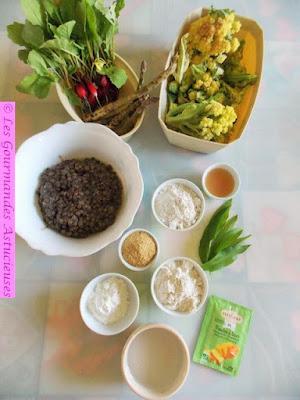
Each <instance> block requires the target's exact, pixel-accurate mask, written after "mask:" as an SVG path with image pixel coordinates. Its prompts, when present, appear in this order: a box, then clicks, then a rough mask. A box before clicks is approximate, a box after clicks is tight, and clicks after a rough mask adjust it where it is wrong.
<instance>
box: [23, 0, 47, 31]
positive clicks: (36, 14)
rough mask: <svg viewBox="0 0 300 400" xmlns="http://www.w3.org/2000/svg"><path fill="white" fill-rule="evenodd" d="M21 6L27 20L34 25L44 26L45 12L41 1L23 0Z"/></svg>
mask: <svg viewBox="0 0 300 400" xmlns="http://www.w3.org/2000/svg"><path fill="white" fill-rule="evenodd" d="M21 6H22V8H23V11H24V14H25V16H26V18H27V19H28V21H30V22H31V23H32V25H39V26H43V25H44V19H43V12H42V7H41V3H40V1H39V0H21Z"/></svg>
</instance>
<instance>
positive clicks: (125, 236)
mask: <svg viewBox="0 0 300 400" xmlns="http://www.w3.org/2000/svg"><path fill="white" fill-rule="evenodd" d="M134 232H146V233H148V235H150V236H151V237H152V238H153V240H154V241H155V244H156V255H155V256H154V258H153V260H152V261H151V262H150V263H149V264H147V265H146V266H145V267H135V266H134V265H131V264H129V263H128V262H127V261H126V260H125V258H124V257H123V254H122V247H123V243H124V241H125V239H126V238H127V237H128V236H129V235H131V234H132V233H134ZM118 254H119V258H120V260H121V262H122V264H123V265H124V266H125V267H127V268H128V269H130V270H131V271H145V270H146V269H149V268H151V267H152V266H153V265H154V264H155V262H156V260H157V257H158V255H159V243H158V240H157V238H156V237H155V236H154V235H153V233H152V232H150V231H147V230H146V229H141V228H136V229H131V230H129V231H128V232H126V233H125V234H124V235H123V237H122V238H121V240H120V242H119V246H118Z"/></svg>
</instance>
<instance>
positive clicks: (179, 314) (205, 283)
mask: <svg viewBox="0 0 300 400" xmlns="http://www.w3.org/2000/svg"><path fill="white" fill-rule="evenodd" d="M176 260H186V261H190V262H191V263H192V264H193V265H194V266H195V268H196V269H197V271H198V273H199V275H200V276H201V279H202V282H203V286H204V293H203V296H202V299H201V302H200V304H199V306H198V307H197V308H196V309H195V310H194V311H192V312H190V313H183V312H179V311H175V310H170V309H169V308H167V307H166V306H164V305H163V304H162V303H161V302H160V301H159V300H158V298H157V295H156V292H155V286H154V285H155V281H156V278H157V274H158V272H159V271H160V270H161V269H162V267H163V266H164V265H165V264H166V263H168V262H171V261H176ZM208 286H209V285H208V279H207V275H206V273H205V271H204V269H203V268H202V267H201V265H200V264H199V263H197V262H196V261H195V260H193V259H192V258H190V257H185V256H176V257H170V258H168V259H166V260H165V261H163V262H162V263H161V264H160V265H159V266H158V267H157V268H156V270H155V271H154V272H153V275H152V277H151V283H150V289H151V295H152V298H153V300H154V302H155V304H156V305H157V306H158V307H159V308H160V309H161V310H162V311H164V312H165V313H167V314H169V315H173V316H175V317H182V318H184V317H189V316H191V315H194V314H196V313H197V312H198V311H199V310H200V309H201V308H202V307H203V305H204V304H205V302H206V299H207V296H208V289H209V287H208Z"/></svg>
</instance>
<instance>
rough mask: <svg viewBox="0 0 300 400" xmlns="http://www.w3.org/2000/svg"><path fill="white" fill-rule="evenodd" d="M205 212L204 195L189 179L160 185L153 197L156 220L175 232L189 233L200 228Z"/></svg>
mask: <svg viewBox="0 0 300 400" xmlns="http://www.w3.org/2000/svg"><path fill="white" fill-rule="evenodd" d="M204 210H205V199H204V196H203V193H202V192H201V190H200V189H199V188H198V186H196V185H195V184H194V183H193V182H191V181H189V180H187V179H182V178H175V179H169V180H167V181H165V182H163V183H162V184H161V185H159V186H158V188H157V189H156V190H155V192H154V194H153V196H152V212H153V215H154V217H155V219H156V220H157V221H158V222H159V223H160V224H161V225H162V226H164V227H165V228H168V229H171V230H174V231H189V230H191V229H193V228H195V227H196V226H198V225H199V223H200V221H201V219H202V217H203V214H204Z"/></svg>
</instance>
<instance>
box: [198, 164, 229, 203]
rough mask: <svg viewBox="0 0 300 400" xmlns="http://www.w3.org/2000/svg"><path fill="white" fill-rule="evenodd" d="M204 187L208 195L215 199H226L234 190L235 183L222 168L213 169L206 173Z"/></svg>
mask: <svg viewBox="0 0 300 400" xmlns="http://www.w3.org/2000/svg"><path fill="white" fill-rule="evenodd" d="M205 185H206V188H207V190H208V191H209V193H211V194H213V195H214V196H217V197H227V196H229V195H230V194H231V193H232V192H233V189H234V186H235V181H234V177H233V176H232V174H231V173H230V172H229V171H227V170H226V169H224V168H214V169H212V170H211V171H209V172H208V174H207V176H206V179H205Z"/></svg>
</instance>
